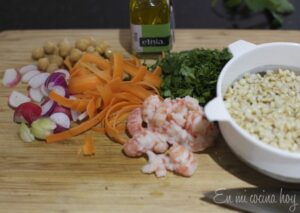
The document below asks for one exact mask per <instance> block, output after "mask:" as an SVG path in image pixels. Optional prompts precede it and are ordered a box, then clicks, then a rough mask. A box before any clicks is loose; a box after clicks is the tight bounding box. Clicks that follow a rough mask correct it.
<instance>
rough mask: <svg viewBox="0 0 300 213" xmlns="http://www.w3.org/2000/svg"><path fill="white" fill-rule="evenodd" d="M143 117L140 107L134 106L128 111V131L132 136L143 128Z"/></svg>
mask: <svg viewBox="0 0 300 213" xmlns="http://www.w3.org/2000/svg"><path fill="white" fill-rule="evenodd" d="M142 124H143V118H142V110H141V108H136V109H134V110H133V111H132V112H130V113H129V115H128V118H127V130H128V133H129V134H130V135H131V136H133V135H134V134H137V133H139V132H141V131H142V130H143V126H142Z"/></svg>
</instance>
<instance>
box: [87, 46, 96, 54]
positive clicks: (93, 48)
mask: <svg viewBox="0 0 300 213" xmlns="http://www.w3.org/2000/svg"><path fill="white" fill-rule="evenodd" d="M86 52H87V53H93V52H95V47H93V46H89V47H88V48H87V49H86Z"/></svg>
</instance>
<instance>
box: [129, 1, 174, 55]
mask: <svg viewBox="0 0 300 213" xmlns="http://www.w3.org/2000/svg"><path fill="white" fill-rule="evenodd" d="M129 12H130V25H131V37H132V52H133V53H134V54H144V53H151V54H153V53H161V52H163V51H169V50H171V48H172V41H173V40H172V29H171V14H170V2H169V0H131V1H130V8H129Z"/></svg>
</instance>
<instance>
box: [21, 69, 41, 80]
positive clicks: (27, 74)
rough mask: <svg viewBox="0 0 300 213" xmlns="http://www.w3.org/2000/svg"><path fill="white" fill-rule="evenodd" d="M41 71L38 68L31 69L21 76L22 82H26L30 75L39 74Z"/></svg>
mask: <svg viewBox="0 0 300 213" xmlns="http://www.w3.org/2000/svg"><path fill="white" fill-rule="evenodd" d="M40 73H41V72H40V71H38V70H31V71H29V72H27V73H26V74H25V75H23V76H22V82H24V83H27V82H28V81H29V80H30V79H31V78H32V77H34V76H36V75H38V74H40Z"/></svg>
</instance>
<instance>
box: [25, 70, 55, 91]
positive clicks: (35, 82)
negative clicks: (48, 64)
mask: <svg viewBox="0 0 300 213" xmlns="http://www.w3.org/2000/svg"><path fill="white" fill-rule="evenodd" d="M49 75H50V74H49V73H40V74H38V75H36V76H33V77H32V78H31V79H30V80H29V81H28V84H29V86H31V87H32V88H34V89H36V88H38V87H40V86H42V85H43V84H45V82H46V80H47V78H48V77H49Z"/></svg>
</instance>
